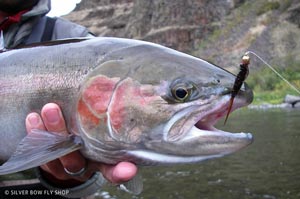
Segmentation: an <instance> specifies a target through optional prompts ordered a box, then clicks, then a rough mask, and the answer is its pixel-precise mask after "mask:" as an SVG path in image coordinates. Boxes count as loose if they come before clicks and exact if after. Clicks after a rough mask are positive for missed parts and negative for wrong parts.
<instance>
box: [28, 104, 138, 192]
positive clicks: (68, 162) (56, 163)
mask: <svg viewBox="0 0 300 199" xmlns="http://www.w3.org/2000/svg"><path fill="white" fill-rule="evenodd" d="M26 128H27V132H30V131H31V130H32V129H40V130H48V131H52V132H59V133H67V130H66V125H65V121H64V118H63V116H62V113H61V110H60V108H59V107H58V106H57V105H56V104H53V103H49V104H46V105H45V106H44V107H43V109H42V111H41V116H40V115H39V114H37V113H30V114H29V115H28V116H27V118H26ZM41 168H42V170H43V171H45V172H44V173H43V176H44V177H45V178H47V179H48V180H49V181H51V182H54V183H55V184H57V185H60V186H63V187H66V186H67V187H71V186H76V185H79V184H81V183H83V182H84V181H86V180H88V179H89V178H90V177H91V176H92V175H93V173H94V172H96V171H100V172H101V173H102V174H103V176H104V177H105V178H106V179H107V180H109V181H110V182H112V183H114V184H119V183H122V182H125V181H128V180H130V179H131V178H133V177H134V176H135V174H136V172H137V167H136V166H135V165H134V164H132V163H129V162H121V163H119V164H117V165H107V164H100V163H96V162H93V161H90V160H87V159H85V158H84V157H83V156H82V155H81V154H80V152H79V151H75V152H72V153H70V154H68V155H65V156H63V157H61V158H59V159H56V160H53V161H51V162H49V163H47V164H44V165H42V166H41ZM83 168H84V169H85V172H84V174H83V175H82V176H80V177H76V176H72V175H70V174H68V173H67V172H66V171H65V169H66V170H67V171H70V172H74V173H76V172H78V171H80V170H82V169H83Z"/></svg>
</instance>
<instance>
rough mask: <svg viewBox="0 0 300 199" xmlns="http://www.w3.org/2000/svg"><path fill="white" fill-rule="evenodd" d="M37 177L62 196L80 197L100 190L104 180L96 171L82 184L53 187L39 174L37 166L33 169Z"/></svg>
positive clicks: (44, 184) (45, 185) (39, 170)
mask: <svg viewBox="0 0 300 199" xmlns="http://www.w3.org/2000/svg"><path fill="white" fill-rule="evenodd" d="M35 173H36V175H37V178H38V179H39V180H40V182H41V184H42V185H43V186H44V187H46V188H47V189H49V190H60V191H61V193H62V194H64V195H62V196H64V197H67V198H81V197H86V196H89V195H92V194H94V193H95V192H96V191H98V190H100V189H101V188H102V186H103V184H104V183H105V182H106V180H105V179H104V177H103V176H102V174H101V173H100V172H96V173H95V174H94V175H93V176H92V177H91V178H90V179H89V180H87V181H85V182H84V183H83V184H81V185H78V186H76V187H72V188H59V187H55V186H54V185H53V184H51V183H50V182H47V180H46V179H45V178H44V177H43V175H42V174H41V169H40V168H39V167H37V168H36V169H35Z"/></svg>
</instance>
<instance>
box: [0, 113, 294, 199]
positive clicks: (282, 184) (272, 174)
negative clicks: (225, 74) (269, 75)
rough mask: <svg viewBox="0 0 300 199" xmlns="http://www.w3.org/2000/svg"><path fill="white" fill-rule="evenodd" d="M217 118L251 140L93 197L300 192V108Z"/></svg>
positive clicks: (217, 197)
mask: <svg viewBox="0 0 300 199" xmlns="http://www.w3.org/2000/svg"><path fill="white" fill-rule="evenodd" d="M222 123H223V121H220V124H218V126H217V127H218V128H220V129H223V130H226V131H230V132H242V131H243V132H251V133H253V135H254V142H253V143H252V144H251V145H250V146H248V147H247V148H245V149H243V150H241V151H240V152H238V153H235V154H232V155H230V156H226V157H223V158H220V159H213V160H208V161H206V162H202V163H199V164H193V165H180V166H168V167H144V168H141V169H140V173H141V175H142V176H143V179H144V191H143V192H142V194H140V195H139V196H133V195H130V194H128V193H125V192H124V191H120V190H118V189H116V187H114V186H112V185H106V186H105V187H104V188H103V190H102V191H99V193H97V194H96V195H95V198H97V199H103V198H104V199H131V198H133V199H297V198H300V109H268V110H255V109H242V110H239V111H235V112H234V113H233V114H232V115H230V117H229V120H228V122H227V124H226V126H225V127H224V126H223V124H222ZM15 175H18V174H15ZM18 177H20V176H17V178H18ZM25 178H26V177H25ZM0 180H1V178H0ZM2 180H3V179H2Z"/></svg>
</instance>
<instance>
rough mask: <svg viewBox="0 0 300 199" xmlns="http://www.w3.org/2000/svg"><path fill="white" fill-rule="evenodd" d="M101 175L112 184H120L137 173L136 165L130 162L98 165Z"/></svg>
mask: <svg viewBox="0 0 300 199" xmlns="http://www.w3.org/2000/svg"><path fill="white" fill-rule="evenodd" d="M99 170H100V171H101V173H102V174H103V176H104V177H105V178H106V179H107V180H109V181H110V182H112V183H114V184H120V183H123V182H127V181H129V180H131V179H132V178H133V177H134V176H135V175H136V174H137V167H136V166H135V165H134V164H133V163H131V162H120V163H118V164H117V165H114V166H112V165H106V164H103V165H101V166H99Z"/></svg>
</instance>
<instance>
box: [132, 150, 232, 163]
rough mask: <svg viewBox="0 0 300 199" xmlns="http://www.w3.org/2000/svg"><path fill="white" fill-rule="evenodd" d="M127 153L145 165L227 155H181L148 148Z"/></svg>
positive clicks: (201, 159) (187, 161) (189, 161)
mask: <svg viewBox="0 0 300 199" xmlns="http://www.w3.org/2000/svg"><path fill="white" fill-rule="evenodd" d="M127 154H128V155H129V156H131V157H134V158H133V159H134V160H133V161H134V162H135V163H137V164H139V165H144V166H151V165H173V164H186V163H198V162H202V161H205V160H209V159H213V158H220V157H223V156H224V155H226V154H216V155H203V156H180V155H172V154H163V153H158V152H154V151H148V150H134V151H127Z"/></svg>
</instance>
